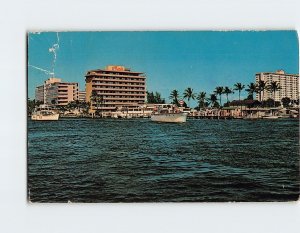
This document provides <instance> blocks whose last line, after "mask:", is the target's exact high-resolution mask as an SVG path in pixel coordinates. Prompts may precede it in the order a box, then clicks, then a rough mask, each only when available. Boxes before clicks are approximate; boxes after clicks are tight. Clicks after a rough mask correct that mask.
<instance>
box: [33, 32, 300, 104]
mask: <svg viewBox="0 0 300 233" xmlns="http://www.w3.org/2000/svg"><path fill="white" fill-rule="evenodd" d="M57 36H58V37H57ZM28 37H29V38H28V63H29V65H30V66H28V95H29V97H30V98H32V99H33V98H34V89H35V86H37V85H41V84H42V83H43V81H44V80H46V79H47V78H49V77H50V75H49V74H47V73H45V72H42V71H41V70H38V69H36V68H34V67H33V66H35V67H39V68H42V69H44V70H48V71H52V65H53V59H54V53H53V50H52V52H51V51H49V49H50V50H51V48H55V47H54V46H53V45H54V44H58V45H59V48H56V49H55V51H56V62H55V65H54V73H55V77H59V78H62V79H63V80H64V81H69V82H78V83H79V87H80V89H81V90H83V89H84V87H85V86H84V84H85V77H84V75H85V73H86V72H87V71H88V70H91V69H99V68H104V67H105V66H106V65H124V66H126V67H130V68H131V69H132V70H133V71H141V72H145V74H146V76H147V90H148V91H158V92H160V93H161V94H162V96H163V97H164V98H166V100H168V97H169V94H170V92H171V91H172V90H173V89H177V90H179V92H180V93H181V94H182V93H183V91H184V89H186V88H187V87H191V88H193V89H194V91H195V92H196V93H199V92H200V91H205V92H206V93H207V94H210V93H212V92H213V91H214V89H215V87H216V86H229V87H233V85H234V84H235V83H237V82H241V83H243V84H245V85H248V84H249V83H250V82H254V76H255V73H257V72H268V71H275V70H278V69H284V70H285V71H286V72H287V73H299V66H298V64H299V57H298V50H299V45H298V37H297V33H296V31H259V32H257V31H231V32H217V31H215V32H213V31H176V32H58V33H56V32H42V33H29V35H28ZM237 96H238V94H237V93H235V94H234V95H233V96H232V97H231V99H237V98H238V97H237ZM246 96H247V93H246V92H243V93H242V97H246ZM193 105H194V106H195V105H196V102H195V101H194V102H192V106H193Z"/></svg>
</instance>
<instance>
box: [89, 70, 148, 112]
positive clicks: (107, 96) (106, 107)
mask: <svg viewBox="0 0 300 233" xmlns="http://www.w3.org/2000/svg"><path fill="white" fill-rule="evenodd" d="M85 77H86V78H85V82H86V102H91V95H92V92H93V91H94V92H95V93H97V95H98V97H102V98H103V101H102V103H101V104H100V105H99V104H98V106H97V105H96V104H95V103H92V105H91V108H92V109H91V110H92V111H94V110H96V109H97V107H98V109H99V110H101V111H102V112H109V111H113V110H116V109H117V108H118V107H123V106H130V105H141V104H144V103H145V100H146V77H145V75H144V74H143V73H142V72H133V71H131V70H130V69H129V68H125V67H124V66H107V67H106V68H105V69H97V70H89V71H88V72H87V74H86V75H85Z"/></svg>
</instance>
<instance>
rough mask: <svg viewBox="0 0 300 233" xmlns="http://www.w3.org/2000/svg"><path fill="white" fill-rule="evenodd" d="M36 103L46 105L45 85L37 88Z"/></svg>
mask: <svg viewBox="0 0 300 233" xmlns="http://www.w3.org/2000/svg"><path fill="white" fill-rule="evenodd" d="M35 101H40V102H43V103H44V85H41V86H37V87H36V88H35Z"/></svg>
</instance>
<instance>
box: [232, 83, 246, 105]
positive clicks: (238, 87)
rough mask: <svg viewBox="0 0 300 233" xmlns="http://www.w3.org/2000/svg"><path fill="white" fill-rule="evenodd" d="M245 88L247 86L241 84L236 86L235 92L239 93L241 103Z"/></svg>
mask: <svg viewBox="0 0 300 233" xmlns="http://www.w3.org/2000/svg"><path fill="white" fill-rule="evenodd" d="M244 88H245V85H243V84H241V83H236V84H234V90H237V91H239V101H241V91H242V90H243V89H244Z"/></svg>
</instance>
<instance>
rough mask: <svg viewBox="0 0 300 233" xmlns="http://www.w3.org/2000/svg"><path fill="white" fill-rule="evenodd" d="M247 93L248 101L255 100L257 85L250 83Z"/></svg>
mask: <svg viewBox="0 0 300 233" xmlns="http://www.w3.org/2000/svg"><path fill="white" fill-rule="evenodd" d="M245 91H247V92H248V99H252V100H253V94H254V93H255V92H256V91H257V85H256V84H254V83H250V84H249V85H248V88H247V89H246V90H245Z"/></svg>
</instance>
